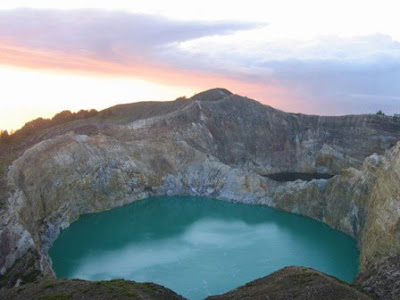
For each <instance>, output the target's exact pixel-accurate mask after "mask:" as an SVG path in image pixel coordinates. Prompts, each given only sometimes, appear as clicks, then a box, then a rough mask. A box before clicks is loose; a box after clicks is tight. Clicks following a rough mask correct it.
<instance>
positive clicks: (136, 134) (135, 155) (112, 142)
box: [0, 89, 400, 299]
mask: <svg viewBox="0 0 400 300" xmlns="http://www.w3.org/2000/svg"><path fill="white" fill-rule="evenodd" d="M399 140H400V121H399V120H397V119H393V118H390V117H385V116H378V115H359V116H343V117H319V116H307V115H301V114H288V113H284V112H282V111H278V110H275V109H273V108H271V107H268V106H264V105H261V104H260V103H258V102H256V101H253V100H250V99H247V98H243V97H240V96H238V95H233V94H231V93H230V92H229V91H226V90H223V89H216V90H211V91H207V92H204V93H200V94H199V95H196V96H194V97H193V98H191V99H189V100H177V101H172V102H162V103H157V102H146V103H136V104H129V105H121V106H116V107H112V108H110V109H107V110H105V111H103V112H100V113H98V114H96V115H95V116H94V117H90V118H88V119H80V120H75V121H71V122H68V123H65V124H62V125H59V126H55V127H51V128H46V129H43V130H41V131H38V132H35V133H32V135H30V136H29V137H28V138H24V139H23V140H22V141H20V142H19V144H17V146H15V147H14V148H11V150H13V151H11V150H9V152H6V153H12V155H8V156H7V155H4V153H3V152H2V153H0V167H1V166H2V165H7V166H9V167H8V168H7V170H6V171H7V172H3V173H0V175H1V174H3V175H2V176H0V177H1V178H0V191H1V193H0V204H1V205H0V275H1V277H0V286H8V287H12V286H14V285H15V284H17V283H18V284H20V283H26V282H30V281H33V280H35V279H37V278H41V277H47V276H54V274H53V270H52V268H51V260H50V258H49V256H48V249H49V247H50V246H51V244H52V243H53V241H54V240H55V239H56V238H57V236H58V234H59V232H60V230H61V229H62V228H65V227H67V226H69V224H70V223H71V222H73V221H75V220H76V219H77V218H78V217H79V216H80V215H81V214H84V213H90V212H99V211H103V210H107V209H112V208H114V207H117V206H121V205H125V204H128V203H131V202H133V201H136V200H140V199H143V198H147V197H150V196H157V195H193V196H207V197H214V198H217V199H221V200H227V201H239V202H243V203H248V204H262V205H267V206H271V207H276V208H278V209H282V210H286V211H289V212H293V213H296V214H301V215H304V216H308V217H311V218H314V219H316V220H319V221H322V222H325V223H326V224H328V225H330V226H332V227H333V228H336V229H338V230H341V231H344V232H346V233H348V234H349V235H351V236H353V237H354V238H355V239H357V241H358V247H359V250H360V258H361V261H360V267H361V271H362V272H363V274H367V273H368V272H369V271H371V270H372V272H375V271H373V270H378V269H379V265H380V264H381V262H382V261H384V260H385V259H388V258H390V257H395V256H397V255H399V254H400V185H399V182H400V143H397V141H399ZM279 174H283V176H282V175H279ZM287 174H292V175H293V174H297V175H296V176H295V177H294V178H293V176H287ZM298 174H302V175H301V176H298ZM307 174H308V175H307ZM312 174H316V179H314V180H310V179H311V177H312V176H314V175H312ZM332 175H333V177H332ZM273 178H279V179H280V180H273ZM285 178H286V179H285ZM288 178H289V179H290V178H292V179H297V178H299V179H300V180H294V181H291V180H289V179H288ZM301 179H307V180H301ZM382 272H385V271H384V270H383V271H382ZM360 278H361V277H360ZM380 278H391V277H390V274H389V275H388V276H386V277H385V276H380ZM360 280H362V279H360ZM361 284H362V283H361ZM368 286H369V287H371V289H370V290H371V292H372V293H375V291H374V289H375V288H378V286H377V285H372V284H369V285H368ZM387 286H390V285H389V284H387ZM375 294H377V295H379V293H378V291H377V292H376V293H375ZM390 295H391V296H390V297H392V299H399V298H400V295H399V294H398V291H397V290H394V291H393V292H392V293H391V294H390ZM396 297H397V298H396ZM388 299H390V298H388Z"/></svg>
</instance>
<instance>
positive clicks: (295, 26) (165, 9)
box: [0, 0, 400, 130]
mask: <svg viewBox="0 0 400 300" xmlns="http://www.w3.org/2000/svg"><path fill="white" fill-rule="evenodd" d="M0 82H1V85H0V87H1V88H0V97H1V98H0V99H1V102H0V104H1V105H0V129H8V130H11V129H17V128H19V127H21V126H22V125H23V124H24V123H25V122H27V121H29V120H32V119H34V118H37V117H51V116H53V115H54V114H55V113H57V112H59V111H62V110H67V109H68V110H71V111H77V110H79V109H90V108H95V109H104V108H107V107H109V106H112V105H116V104H120V103H128V102H136V101H143V100H160V101H164V100H173V99H175V98H177V97H180V96H187V97H190V96H192V95H193V94H195V93H197V92H200V91H203V90H206V89H210V88H214V87H223V88H227V89H229V90H230V91H231V92H233V93H237V94H240V95H243V96H247V97H250V98H253V99H256V100H258V101H260V102H262V103H264V104H267V105H271V106H273V107H276V108H278V109H282V110H284V111H288V112H296V113H297V112H301V113H308V114H322V115H342V114H360V113H375V112H377V111H378V110H382V111H384V112H385V113H387V114H394V113H400V18H398V10H397V6H396V1H391V0H380V1H374V0H370V1H365V0H364V1H358V0H352V1H348V0H347V1H342V0H336V1H322V0H303V1H294V0H292V1H289V0H280V1H276V0H275V1H272V0H263V1H256V0H247V1H240V2H238V3H235V1H231V0H230V1H225V0H222V1H218V0H212V1H211V0H202V1H180V0H179V1H178V0H169V1H159V0H147V1H131V0H113V1H107V0H97V1H92V0H78V1H76V0H69V1H54V0H49V1H47V0H31V1H27V0H25V1H19V0H1V1H0Z"/></svg>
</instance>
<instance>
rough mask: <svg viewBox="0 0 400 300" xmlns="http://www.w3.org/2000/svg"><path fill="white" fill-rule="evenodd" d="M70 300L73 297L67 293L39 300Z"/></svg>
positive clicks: (47, 296) (45, 296)
mask: <svg viewBox="0 0 400 300" xmlns="http://www.w3.org/2000/svg"><path fill="white" fill-rule="evenodd" d="M70 299H72V295H71V294H66V293H60V294H52V295H44V296H41V297H40V298H39V300H70Z"/></svg>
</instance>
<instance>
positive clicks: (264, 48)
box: [180, 28, 400, 114]
mask: <svg viewBox="0 0 400 300" xmlns="http://www.w3.org/2000/svg"><path fill="white" fill-rule="evenodd" d="M267 30H268V28H265V29H260V30H259V32H258V33H257V34H258V36H260V37H261V36H262V34H261V33H262V32H263V31H267ZM256 31H257V30H256ZM246 38H247V40H246ZM245 42H246V47H245V48H244V49H243V48H240V47H238V45H241V44H244V43H245ZM207 45H211V46H207ZM235 45H236V47H235ZM180 48H181V51H182V52H185V51H187V52H189V53H195V54H196V55H197V56H198V57H202V60H204V61H208V62H209V63H208V65H207V68H208V69H209V70H211V69H213V72H216V73H220V74H221V73H224V74H226V75H227V76H228V75H229V74H234V75H233V76H235V78H236V79H237V80H240V81H242V82H252V83H257V84H258V85H259V86H274V87H275V88H277V89H279V91H280V95H279V97H280V101H277V102H276V103H274V104H275V105H276V106H277V107H279V108H282V109H284V110H289V111H294V112H305V113H319V114H345V113H367V112H368V113H370V112H375V111H377V110H379V109H382V110H385V111H386V112H388V113H396V112H399V111H400V85H399V84H398V83H399V82H400V43H399V42H397V41H394V40H392V39H391V38H390V37H388V36H385V35H382V34H375V35H370V36H360V37H351V38H339V37H335V36H323V37H319V38H316V39H313V40H309V41H299V40H273V41H271V40H263V39H262V38H259V39H254V40H253V41H249V39H248V37H246V35H245V33H238V34H235V38H230V39H225V40H224V39H218V40H216V39H214V38H207V37H205V38H201V39H198V40H193V41H188V42H185V43H183V44H182V45H181V46H180ZM229 49H235V51H229ZM209 53H212V54H211V55H210V54H209ZM181 56H182V55H181ZM217 62H218V63H217ZM231 76H232V75H231ZM254 97H256V98H257V99H260V100H264V102H266V103H269V102H270V99H269V97H270V95H268V94H264V95H263V93H262V90H259V91H258V92H257V94H254Z"/></svg>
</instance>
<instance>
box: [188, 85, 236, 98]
mask: <svg viewBox="0 0 400 300" xmlns="http://www.w3.org/2000/svg"><path fill="white" fill-rule="evenodd" d="M230 95H232V93H231V92H230V91H228V90H227V89H222V88H215V89H211V90H207V91H204V92H201V93H198V94H196V95H194V96H193V97H192V98H190V99H191V100H199V101H217V100H220V99H223V98H225V97H227V96H230Z"/></svg>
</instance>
